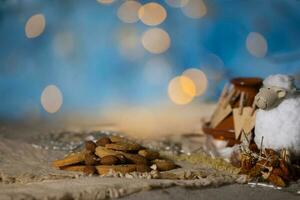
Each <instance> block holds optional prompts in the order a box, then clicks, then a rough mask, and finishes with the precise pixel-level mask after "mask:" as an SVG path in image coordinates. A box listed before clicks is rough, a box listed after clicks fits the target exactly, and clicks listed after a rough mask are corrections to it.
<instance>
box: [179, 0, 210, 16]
mask: <svg viewBox="0 0 300 200" xmlns="http://www.w3.org/2000/svg"><path fill="white" fill-rule="evenodd" d="M181 10H182V12H183V14H185V15H186V16H187V17H190V18H194V19H198V18H201V17H203V16H204V15H206V13H207V8H206V5H205V3H204V1H203V0H189V1H188V2H187V4H186V5H185V6H184V7H182V8H181Z"/></svg>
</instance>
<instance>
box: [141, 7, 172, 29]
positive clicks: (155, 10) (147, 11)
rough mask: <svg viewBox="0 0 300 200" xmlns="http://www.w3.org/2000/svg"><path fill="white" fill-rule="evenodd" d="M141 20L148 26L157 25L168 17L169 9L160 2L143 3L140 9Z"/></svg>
mask: <svg viewBox="0 0 300 200" xmlns="http://www.w3.org/2000/svg"><path fill="white" fill-rule="evenodd" d="M138 16H139V18H140V20H141V21H142V22H143V23H144V24H146V25H148V26H156V25H159V24H161V23H162V22H163V21H164V20H165V19H166V17H167V11H166V10H165V8H164V7H163V6H161V5H160V4H158V3H154V2H151V3H147V4H145V5H143V6H142V7H141V8H140V9H139V11H138Z"/></svg>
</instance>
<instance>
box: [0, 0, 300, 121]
mask: <svg viewBox="0 0 300 200" xmlns="http://www.w3.org/2000/svg"><path fill="white" fill-rule="evenodd" d="M195 1H196V2H195ZM0 2H1V3H0V44H1V48H0V97H1V104H0V115H1V117H2V118H20V117H24V116H26V115H27V114H28V113H31V111H32V110H35V109H38V110H40V111H41V112H42V114H43V115H49V114H48V113H47V112H46V111H45V110H44V109H43V107H42V105H41V94H42V92H43V90H44V89H45V88H46V87H47V86H48V85H55V86H57V88H59V90H60V92H61V94H62V96H63V104H62V106H61V107H60V109H59V112H68V111H78V112H80V111H89V110H90V111H91V112H92V111H94V110H95V108H97V109H98V108H101V107H106V106H108V105H113V104H114V103H119V104H125V105H145V104H157V103H160V102H165V101H170V100H169V98H168V84H169V82H170V80H171V79H172V78H174V77H176V76H178V75H180V74H181V73H183V72H184V71H185V70H186V69H189V68H198V69H200V70H202V71H203V72H204V74H205V75H206V77H207V79H208V88H207V90H206V92H205V93H204V94H203V95H202V96H200V97H197V98H195V99H194V100H193V101H211V100H216V98H217V96H218V95H219V93H220V91H221V89H222V87H223V85H224V83H225V82H227V81H228V80H229V79H230V78H232V77H236V76H260V77H265V76H267V75H269V74H274V73H286V74H291V75H294V76H295V77H296V78H297V80H298V83H299V79H300V78H299V77H300V65H299V64H300V62H299V59H300V37H299V36H300V1H298V0H285V1H282V0H265V1H261V0H219V1H218V0H209V1H208V0H206V1H205V0H204V1H201V0H166V1H164V0H161V1H158V0H157V1H154V0H153V1H138V2H137V4H132V5H131V6H130V5H129V6H127V7H126V6H124V5H123V4H124V3H126V1H124V0H114V1H113V0H103V1H102V0H98V1H97V0H88V1H87V0H77V1H74V0H73V1H72V0H48V1H46V0H1V1H0ZM150 2H155V3H156V5H157V4H158V5H159V6H161V7H162V8H163V10H164V11H165V13H164V12H161V7H159V6H157V7H155V6H154V7H153V9H154V10H153V9H152V10H151V9H149V10H148V11H147V7H146V8H144V10H143V11H141V10H140V9H141V8H142V7H139V6H143V5H147V3H150ZM199 2H200V3H199ZM122 5H123V7H122ZM152 5H153V4H152ZM134 12H136V13H134ZM34 15H39V16H40V17H41V16H42V17H41V18H36V20H35V21H34V19H32V18H31V17H32V16H34ZM143 15H145V16H143ZM146 15H148V16H146ZM30 19H32V21H31V22H30ZM126 20H127V21H126ZM128 22H130V23H128ZM152 22H154V24H153V23H152ZM151 23H152V24H151ZM27 26H28V27H27ZM153 28H154V29H155V28H156V29H157V28H160V29H159V30H164V31H165V32H166V33H167V38H165V37H160V35H158V36H151V35H150V37H149V38H144V43H143V39H142V38H143V35H144V33H145V32H146V31H148V30H150V29H153ZM157 37H158V39H157ZM153 38H154V39H153ZM168 39H169V40H170V42H169V43H168ZM153 40H154V41H153ZM157 41H158V42H157ZM160 45H162V46H160ZM149 46H150V47H149ZM147 48H148V49H147ZM149 48H150V51H149ZM151 49H152V52H151ZM157 49H158V50H157ZM153 51H160V52H154V53H153ZM161 51H162V52H161ZM46 110H47V109H46Z"/></svg>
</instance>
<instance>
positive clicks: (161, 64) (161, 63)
mask: <svg viewBox="0 0 300 200" xmlns="http://www.w3.org/2000/svg"><path fill="white" fill-rule="evenodd" d="M143 75H144V78H145V80H146V81H147V82H148V83H149V84H151V85H160V84H162V83H164V82H165V81H167V80H168V79H169V78H170V77H171V75H172V67H171V65H170V63H169V62H168V61H167V60H166V59H165V58H161V57H155V58H152V59H150V60H148V61H147V62H146V64H145V66H144V71H143Z"/></svg>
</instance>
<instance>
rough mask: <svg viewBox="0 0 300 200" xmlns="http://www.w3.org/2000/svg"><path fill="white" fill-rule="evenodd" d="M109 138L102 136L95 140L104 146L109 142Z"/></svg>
mask: <svg viewBox="0 0 300 200" xmlns="http://www.w3.org/2000/svg"><path fill="white" fill-rule="evenodd" d="M110 143H111V140H110V139H109V137H102V138H100V139H99V140H97V142H96V145H97V146H102V147H104V146H105V145H106V144H110Z"/></svg>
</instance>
